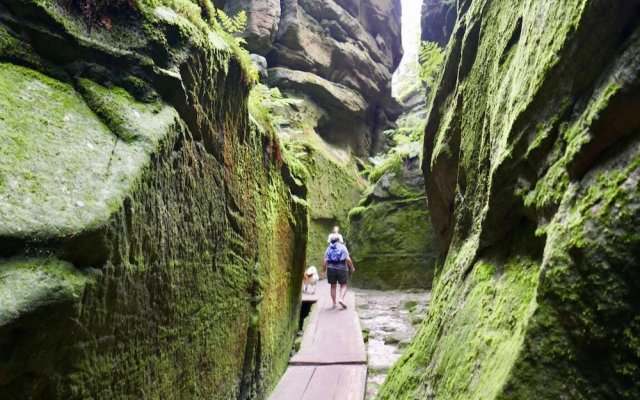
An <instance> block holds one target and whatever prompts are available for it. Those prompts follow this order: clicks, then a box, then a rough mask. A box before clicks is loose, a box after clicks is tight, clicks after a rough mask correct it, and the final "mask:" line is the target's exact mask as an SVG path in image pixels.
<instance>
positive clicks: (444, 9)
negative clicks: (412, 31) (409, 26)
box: [421, 0, 458, 47]
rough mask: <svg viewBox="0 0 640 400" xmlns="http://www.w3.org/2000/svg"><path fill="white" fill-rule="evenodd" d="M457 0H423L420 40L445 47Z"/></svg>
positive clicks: (455, 14)
mask: <svg viewBox="0 0 640 400" xmlns="http://www.w3.org/2000/svg"><path fill="white" fill-rule="evenodd" d="M457 3H458V1H457V0H423V2H422V12H421V16H422V35H421V38H422V40H427V41H429V42H436V43H438V44H439V45H440V46H441V47H445V46H446V45H447V43H448V42H449V38H450V37H451V33H452V32H453V27H454V26H455V23H456V17H457Z"/></svg>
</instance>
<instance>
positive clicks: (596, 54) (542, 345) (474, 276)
mask: <svg viewBox="0 0 640 400" xmlns="http://www.w3.org/2000/svg"><path fill="white" fill-rule="evenodd" d="M459 11H460V12H461V16H460V17H459V19H458V22H457V23H456V27H455V29H454V32H453V35H452V39H451V42H450V43H449V46H448V49H447V52H448V55H447V59H446V61H445V67H444V71H443V75H442V79H441V82H440V85H439V89H438V91H437V92H436V93H435V99H434V102H433V107H432V108H431V110H430V114H429V116H428V119H427V127H426V133H425V135H426V136H425V152H424V154H425V156H424V164H423V170H424V173H425V177H426V188H427V195H428V200H429V208H430V215H431V220H432V222H433V224H434V227H435V229H436V234H437V235H438V237H439V239H440V241H441V243H442V248H443V256H446V257H445V258H444V262H443V263H442V265H441V266H439V273H438V275H437V277H436V280H435V282H434V290H433V297H432V302H431V305H430V310H429V315H428V317H427V319H426V320H425V322H424V324H423V326H422V327H421V330H420V332H419V333H418V336H417V338H416V339H415V340H414V342H413V343H412V345H411V346H410V348H409V349H408V350H407V352H406V353H405V354H404V355H403V357H402V358H401V360H400V361H399V362H398V363H397V364H396V366H395V367H394V368H393V369H392V370H391V372H390V374H389V376H388V378H387V381H386V383H385V384H384V386H383V387H382V389H381V392H380V397H381V398H383V399H414V398H425V399H465V400H467V399H483V400H488V399H533V398H536V399H572V400H575V399H595V398H597V399H637V398H639V397H640V379H639V377H640V374H638V371H639V370H640V357H639V355H640V352H639V349H640V348H639V347H638V343H640V314H639V312H638V310H640V297H639V296H638V290H637V289H638V287H639V284H640V275H639V272H638V271H639V269H638V266H639V264H640V236H639V235H638V226H639V223H640V191H639V190H638V182H639V179H640V117H639V116H640V112H638V110H640V17H639V15H640V2H638V1H620V2H610V1H603V0H581V1H571V2H570V1H556V2H549V1H524V0H522V1H488V0H475V1H462V2H460V8H459Z"/></svg>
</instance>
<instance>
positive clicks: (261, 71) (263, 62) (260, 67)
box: [251, 54, 269, 81]
mask: <svg viewBox="0 0 640 400" xmlns="http://www.w3.org/2000/svg"><path fill="white" fill-rule="evenodd" d="M251 61H252V62H253V66H254V67H255V68H256V70H257V71H258V75H259V76H260V80H261V81H262V80H265V79H267V78H268V77H269V72H268V71H267V59H266V58H264V57H262V56H261V55H258V54H251Z"/></svg>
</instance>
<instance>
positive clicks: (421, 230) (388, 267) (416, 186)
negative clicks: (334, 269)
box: [347, 156, 437, 289]
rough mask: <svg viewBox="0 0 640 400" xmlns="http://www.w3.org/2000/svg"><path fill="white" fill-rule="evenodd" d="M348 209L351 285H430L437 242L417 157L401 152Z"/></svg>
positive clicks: (380, 287) (422, 286)
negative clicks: (392, 163) (355, 205)
mask: <svg viewBox="0 0 640 400" xmlns="http://www.w3.org/2000/svg"><path fill="white" fill-rule="evenodd" d="M388 168H389V169H388V170H387V171H386V172H385V173H384V174H383V175H382V176H381V177H380V179H379V180H378V182H376V184H375V185H373V186H372V187H371V188H370V189H369V190H368V191H367V192H366V193H365V196H364V198H363V199H362V200H361V202H360V203H361V204H362V205H361V206H358V207H356V208H354V209H352V210H351V211H350V212H349V231H348V234H347V241H348V244H349V250H350V253H351V258H352V259H353V261H354V262H355V264H356V268H357V272H356V273H355V274H354V275H353V276H352V277H351V283H353V284H354V285H355V286H358V287H363V288H374V289H408V288H430V287H431V282H432V280H433V273H434V267H435V262H436V258H437V250H436V248H437V246H436V242H435V235H434V233H433V229H432V227H431V223H430V221H429V215H428V212H427V201H426V197H425V193H424V179H423V178H422V175H421V172H420V168H419V157H410V156H407V157H400V158H398V164H397V165H393V166H389V167H388Z"/></svg>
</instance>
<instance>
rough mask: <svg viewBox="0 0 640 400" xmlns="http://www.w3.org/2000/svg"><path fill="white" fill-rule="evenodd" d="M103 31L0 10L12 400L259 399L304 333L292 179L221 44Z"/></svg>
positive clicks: (197, 36)
mask: <svg viewBox="0 0 640 400" xmlns="http://www.w3.org/2000/svg"><path fill="white" fill-rule="evenodd" d="M109 22H110V24H112V26H111V29H109V30H106V29H103V28H99V27H93V28H91V29H88V27H87V25H85V22H84V21H83V20H82V19H81V18H80V17H79V16H78V15H76V14H75V13H73V12H70V11H68V10H67V8H66V7H64V6H63V5H62V4H61V3H55V2H41V1H12V0H7V1H3V2H2V4H0V132H2V133H1V134H0V144H1V146H0V149H1V150H0V155H1V156H0V257H1V258H0V353H1V354H2V357H1V358H0V398H3V399H4V398H7V399H9V398H11V399H21V398H48V399H54V398H124V397H127V398H128V397H131V398H133V397H135V398H216V399H229V398H249V397H251V398H254V397H261V396H262V395H263V394H264V393H266V392H267V390H268V389H269V388H270V387H272V386H273V385H274V383H275V381H276V380H277V378H278V376H279V374H280V373H281V372H282V371H283V370H284V368H285V367H286V363H287V358H288V354H289V350H290V348H291V345H292V342H293V338H294V335H295V333H296V331H297V320H298V312H299V310H298V308H297V307H298V305H299V296H300V295H299V283H300V281H301V277H302V276H301V275H302V271H303V268H304V265H303V264H304V256H305V244H306V231H307V227H306V221H307V215H306V207H304V206H303V205H302V204H303V203H304V202H302V201H301V200H300V199H298V198H297V197H296V196H295V195H292V194H291V189H290V187H289V186H287V184H286V183H285V182H294V181H296V180H295V179H294V178H293V177H292V176H291V175H290V172H289V171H290V170H291V168H288V166H287V165H282V164H281V163H282V160H281V159H280V158H279V155H278V154H279V151H278V150H277V144H276V143H275V140H274V138H272V137H270V136H269V135H267V134H265V133H264V132H262V131H261V130H259V129H258V128H256V127H255V126H253V125H252V124H250V123H249V117H248V113H247V94H248V86H247V84H246V83H243V82H247V81H248V78H247V75H246V71H245V70H243V69H242V68H241V67H240V65H239V64H238V58H237V57H238V54H237V53H234V52H233V51H232V50H231V49H230V48H229V46H228V45H227V43H226V42H225V41H224V40H222V39H221V38H220V37H218V36H216V34H215V33H214V32H213V31H208V32H207V31H203V30H202V28H201V27H196V25H194V23H192V22H190V21H189V20H187V19H185V18H184V17H182V16H181V15H178V14H176V13H175V12H174V11H172V10H171V9H169V8H164V7H159V8H153V7H148V6H146V5H144V3H143V4H141V5H140V9H139V10H135V11H134V10H127V11H123V12H122V13H120V14H117V15H115V16H112V18H111V20H110V21H109ZM292 187H293V189H294V191H295V193H298V194H300V193H303V192H304V191H301V190H300V188H299V187H296V186H295V185H294V186H292Z"/></svg>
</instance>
